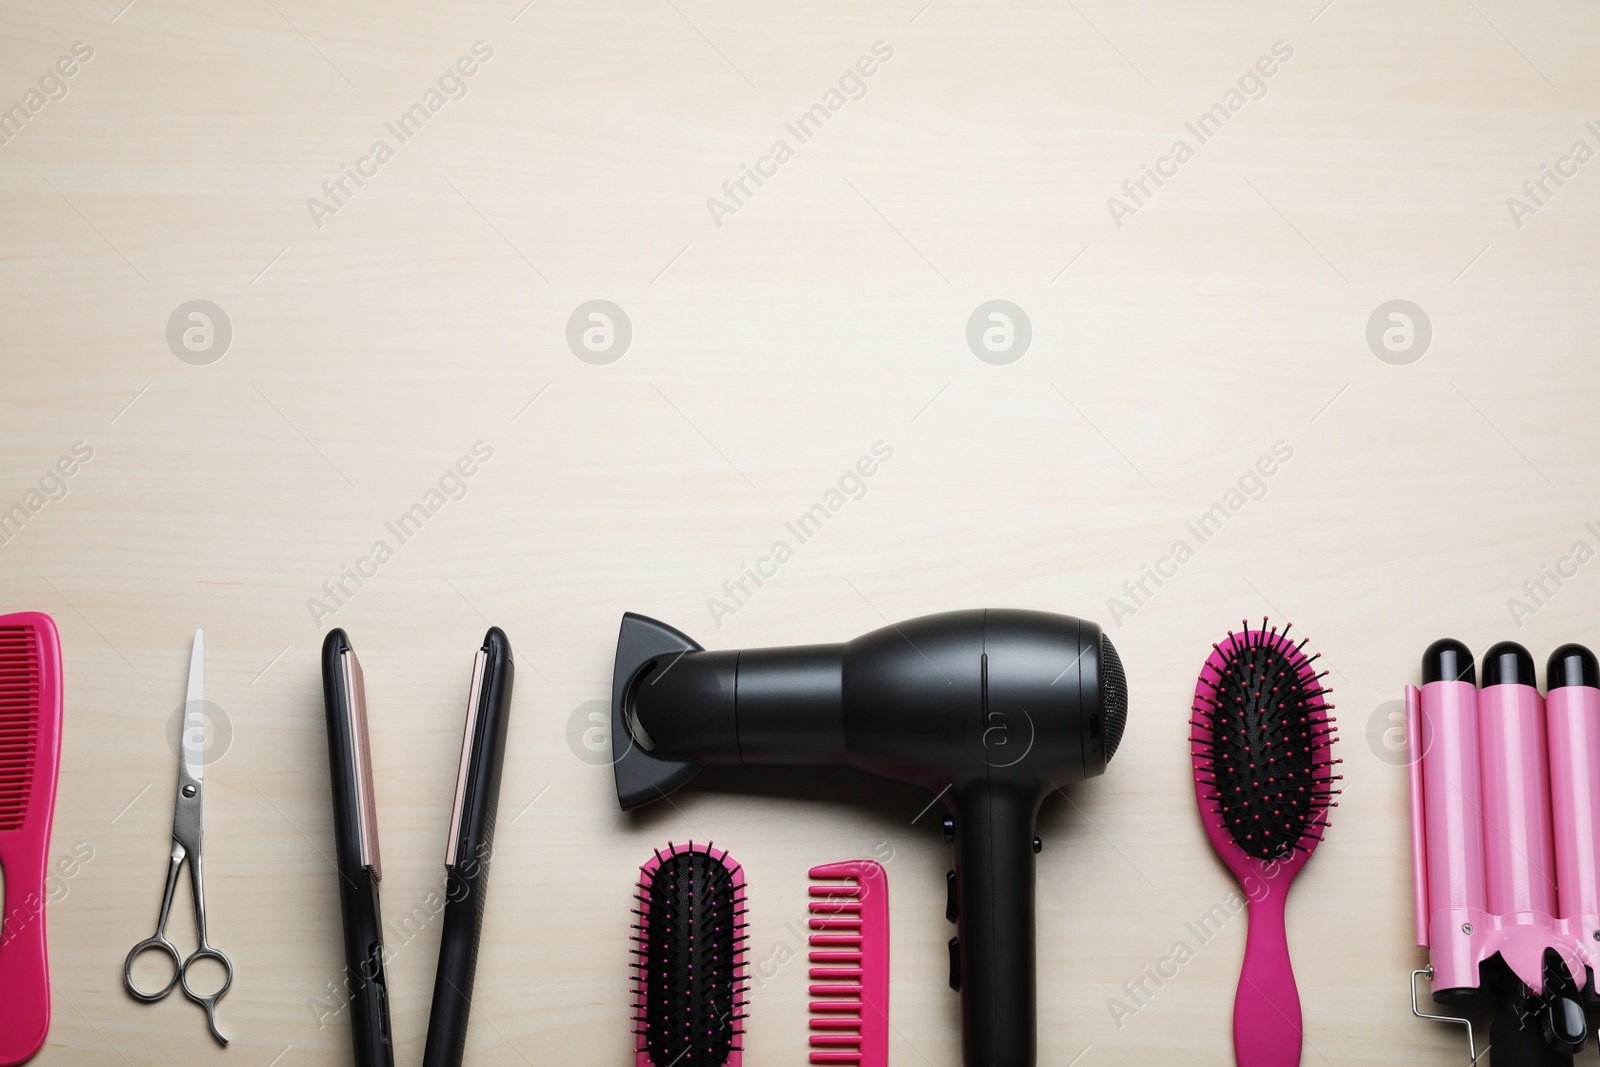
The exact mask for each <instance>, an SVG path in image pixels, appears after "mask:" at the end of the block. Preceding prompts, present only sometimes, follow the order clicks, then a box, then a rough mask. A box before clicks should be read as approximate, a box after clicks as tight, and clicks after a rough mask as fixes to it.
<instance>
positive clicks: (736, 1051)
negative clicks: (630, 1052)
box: [631, 841, 747, 1067]
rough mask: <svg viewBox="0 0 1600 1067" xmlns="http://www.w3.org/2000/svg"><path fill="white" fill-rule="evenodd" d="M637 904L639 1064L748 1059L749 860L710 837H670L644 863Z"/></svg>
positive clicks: (657, 1066)
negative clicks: (679, 840) (706, 840)
mask: <svg viewBox="0 0 1600 1067" xmlns="http://www.w3.org/2000/svg"><path fill="white" fill-rule="evenodd" d="M634 902H635V906H634V909H633V913H634V915H635V916H637V922H635V923H634V925H633V931H634V932H633V935H632V938H631V939H632V941H633V943H634V947H633V956H634V963H633V969H634V1015H633V1024H634V1028H633V1032H634V1034H635V1035H637V1036H636V1038H635V1044H634V1051H635V1063H636V1067H671V1065H679V1067H738V1065H739V1062H740V1057H741V1054H742V1047H741V1044H740V1039H741V1038H742V1036H743V1034H744V1028H743V1025H742V1023H743V1020H744V1016H745V1006H746V1003H747V1002H746V999H745V966H744V953H745V941H746V936H745V934H744V927H745V882H744V870H743V868H741V867H740V866H739V865H738V864H737V863H735V862H734V861H733V859H732V857H730V856H729V855H728V853H727V852H726V851H721V852H719V851H717V850H716V848H715V847H714V846H712V845H709V844H706V845H697V844H695V843H694V842H693V841H691V842H689V844H687V845H675V844H668V845H667V848H666V851H665V853H664V854H663V852H662V851H661V850H659V849H658V850H657V851H656V852H655V854H654V855H653V856H652V857H651V858H650V860H649V861H648V862H646V863H645V865H644V866H643V867H640V868H639V885H638V891H637V892H636V893H635V894H634Z"/></svg>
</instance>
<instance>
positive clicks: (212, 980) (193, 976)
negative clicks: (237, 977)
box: [183, 951, 233, 1000]
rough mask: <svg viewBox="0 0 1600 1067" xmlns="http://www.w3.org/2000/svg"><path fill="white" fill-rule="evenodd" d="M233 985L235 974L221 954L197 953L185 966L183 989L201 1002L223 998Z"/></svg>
mask: <svg viewBox="0 0 1600 1067" xmlns="http://www.w3.org/2000/svg"><path fill="white" fill-rule="evenodd" d="M232 984H233V972H232V971H231V970H230V969H229V967H228V965H227V962H226V961H225V960H224V959H223V957H222V955H221V954H220V953H218V954H213V953H211V952H207V951H201V952H196V953H195V954H194V955H192V956H190V957H189V962H187V963H185V964H184V965H183V989H184V992H186V993H188V994H189V996H191V997H194V998H196V999H199V1000H212V999H215V998H217V997H220V996H222V994H223V993H225V992H226V991H227V989H228V986H230V985H232Z"/></svg>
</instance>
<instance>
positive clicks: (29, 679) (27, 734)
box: [0, 625, 43, 831]
mask: <svg viewBox="0 0 1600 1067" xmlns="http://www.w3.org/2000/svg"><path fill="white" fill-rule="evenodd" d="M42 685H43V676H42V670H41V665H40V662H39V634H38V632H37V630H36V629H35V628H34V627H32V626H14V625H13V626H0V831H5V830H15V829H16V828H17V827H19V826H21V825H22V821H23V819H24V818H26V817H27V814H28V798H29V796H30V795H31V794H32V792H33V788H32V787H33V771H34V763H35V760H36V757H37V754H38V748H39V704H40V699H41V695H42V694H41V688H42Z"/></svg>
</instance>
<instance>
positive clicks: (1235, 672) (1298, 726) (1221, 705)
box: [1190, 619, 1341, 860]
mask: <svg viewBox="0 0 1600 1067" xmlns="http://www.w3.org/2000/svg"><path fill="white" fill-rule="evenodd" d="M1288 632H1289V628H1288V627H1287V626H1285V627H1284V628H1283V632H1282V633H1279V632H1278V631H1277V630H1276V628H1274V629H1271V630H1269V629H1268V628H1267V620H1266V619H1263V620H1262V621H1261V629H1259V630H1251V629H1250V627H1249V624H1248V623H1247V624H1246V625H1245V627H1244V630H1243V632H1242V633H1237V634H1235V633H1232V632H1230V633H1229V634H1228V639H1227V640H1226V641H1224V642H1222V643H1221V644H1219V645H1217V646H1214V647H1215V649H1216V651H1217V652H1218V653H1219V654H1220V656H1221V660H1222V667H1221V669H1220V670H1219V669H1218V668H1217V667H1215V666H1213V665H1212V664H1211V663H1210V662H1208V663H1207V664H1206V667H1205V669H1204V671H1203V672H1202V674H1201V685H1200V686H1199V691H1198V692H1197V694H1196V697H1197V699H1196V701H1195V706H1194V713H1195V718H1194V719H1193V720H1191V724H1192V726H1193V732H1192V733H1191V734H1190V747H1191V750H1192V752H1193V755H1194V768H1195V777H1196V780H1198V781H1199V782H1200V783H1201V784H1202V785H1203V786H1205V790H1204V800H1205V804H1204V805H1203V806H1204V807H1206V810H1205V811H1204V812H1203V814H1204V816H1205V817H1206V818H1216V819H1217V820H1218V821H1219V822H1218V824H1219V825H1220V826H1221V827H1222V828H1223V829H1225V830H1226V831H1227V833H1228V836H1229V837H1231V838H1232V839H1233V841H1234V843H1235V844H1237V845H1238V846H1239V848H1240V849H1242V850H1243V851H1244V852H1245V853H1246V854H1247V855H1249V856H1253V857H1255V858H1256V859H1260V860H1278V859H1283V858H1285V857H1286V856H1288V855H1289V854H1291V853H1293V852H1294V851H1296V850H1300V851H1310V850H1311V849H1312V848H1315V847H1316V844H1317V842H1318V841H1320V840H1322V832H1323V829H1324V828H1325V827H1326V825H1327V812H1328V808H1329V807H1332V806H1334V803H1335V802H1334V798H1335V797H1336V796H1338V794H1339V790H1337V789H1336V788H1334V786H1333V783H1334V782H1335V781H1338V780H1339V778H1340V777H1341V776H1339V775H1336V774H1333V773H1332V768H1333V767H1334V765H1335V764H1337V763H1339V762H1340V761H1339V760H1336V759H1334V758H1332V746H1333V742H1334V741H1335V740H1337V738H1336V737H1335V736H1334V727H1333V719H1332V718H1331V717H1330V716H1329V715H1328V711H1329V710H1330V709H1331V708H1332V707H1333V705H1331V704H1327V703H1325V702H1324V701H1323V696H1324V695H1325V694H1326V693H1328V692H1329V690H1328V689H1326V688H1324V686H1323V685H1322V679H1323V677H1324V676H1325V674H1326V672H1323V673H1322V674H1319V673H1318V672H1317V670H1316V668H1315V667H1313V666H1312V661H1313V660H1315V659H1316V658H1317V657H1316V656H1312V657H1310V658H1307V657H1306V655H1305V654H1304V649H1305V645H1306V642H1305V641H1301V642H1300V643H1298V644H1295V643H1294V642H1292V641H1291V640H1289V638H1288Z"/></svg>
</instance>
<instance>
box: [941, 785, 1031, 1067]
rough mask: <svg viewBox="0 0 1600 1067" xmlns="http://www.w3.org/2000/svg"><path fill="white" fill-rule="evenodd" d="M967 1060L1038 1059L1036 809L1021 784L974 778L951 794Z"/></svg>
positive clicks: (997, 1063)
mask: <svg viewBox="0 0 1600 1067" xmlns="http://www.w3.org/2000/svg"><path fill="white" fill-rule="evenodd" d="M953 806H954V808H955V812H956V818H955V824H956V881H955V886H956V889H955V892H956V932H957V945H956V947H955V948H953V950H952V952H953V954H955V955H956V957H957V958H955V959H952V961H951V970H952V973H953V974H958V975H959V978H960V992H961V1020H962V1042H963V1046H964V1051H965V1056H964V1059H963V1062H965V1063H966V1064H968V1065H969V1067H1033V1065H1034V1062H1035V1057H1036V1049H1035V1026H1034V1016H1035V989H1034V915H1033V908H1034V859H1033V856H1034V853H1033V829H1034V816H1035V814H1036V812H1037V810H1038V800H1037V799H1036V798H1035V797H1033V796H1032V795H1031V794H1030V792H1029V791H1027V790H1024V789H1014V788H1013V789H1008V788H995V787H991V786H989V785H988V784H987V783H980V784H976V785H973V786H971V787H969V788H967V789H965V790H963V791H961V792H960V793H959V794H957V795H956V796H955V798H954V804H953Z"/></svg>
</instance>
